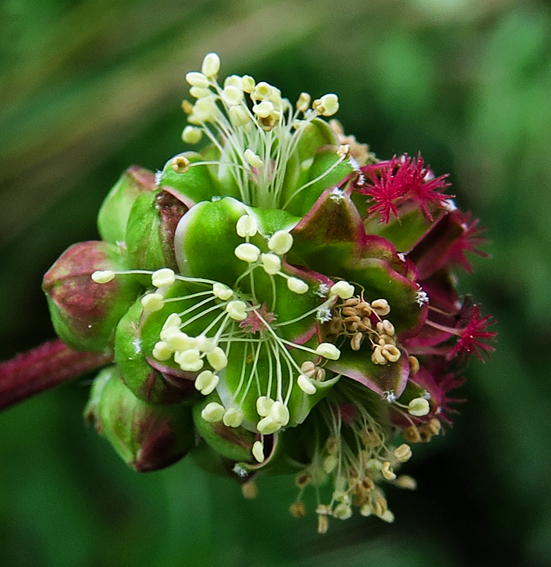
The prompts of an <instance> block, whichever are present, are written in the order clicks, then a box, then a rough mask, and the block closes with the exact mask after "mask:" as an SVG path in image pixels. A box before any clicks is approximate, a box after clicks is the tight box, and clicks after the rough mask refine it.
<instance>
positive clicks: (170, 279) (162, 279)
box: [151, 268, 176, 287]
mask: <svg viewBox="0 0 551 567" xmlns="http://www.w3.org/2000/svg"><path fill="white" fill-rule="evenodd" d="M175 281H176V275H175V274H174V271H173V270H171V269H170V268H161V269H160V270H157V271H156V272H153V274H152V275H151V283H152V284H153V285H154V286H155V287H167V286H170V285H172V284H174V282H175Z"/></svg>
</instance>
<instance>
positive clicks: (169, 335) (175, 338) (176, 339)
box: [161, 327, 196, 350]
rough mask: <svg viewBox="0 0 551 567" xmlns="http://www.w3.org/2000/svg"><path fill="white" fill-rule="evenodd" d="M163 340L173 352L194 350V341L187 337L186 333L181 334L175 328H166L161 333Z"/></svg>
mask: <svg viewBox="0 0 551 567" xmlns="http://www.w3.org/2000/svg"><path fill="white" fill-rule="evenodd" d="M161 339H163V340H164V341H165V342H166V343H167V344H168V346H169V347H170V348H172V349H174V350H189V349H191V348H196V345H195V339H194V338H193V337H189V336H188V335H186V333H182V331H180V329H178V328H177V327H168V328H167V329H165V330H164V331H162V332H161Z"/></svg>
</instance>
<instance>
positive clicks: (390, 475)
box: [381, 461, 396, 480]
mask: <svg viewBox="0 0 551 567" xmlns="http://www.w3.org/2000/svg"><path fill="white" fill-rule="evenodd" d="M381 473H382V475H383V476H384V477H385V478H386V480H394V479H395V478H396V475H395V474H394V469H393V468H392V464H391V463H390V461H385V462H384V463H383V466H382V468H381Z"/></svg>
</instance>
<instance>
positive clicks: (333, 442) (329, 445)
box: [325, 435, 339, 455]
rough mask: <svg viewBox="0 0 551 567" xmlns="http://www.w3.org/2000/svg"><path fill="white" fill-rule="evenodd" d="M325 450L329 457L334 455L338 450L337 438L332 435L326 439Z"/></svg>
mask: <svg viewBox="0 0 551 567" xmlns="http://www.w3.org/2000/svg"><path fill="white" fill-rule="evenodd" d="M325 448H326V449H327V452H328V453H329V454H330V455H333V454H334V453H336V452H337V450H338V448H339V442H338V440H337V438H336V437H334V436H333V435H332V436H331V437H329V439H327V442H326V443H325Z"/></svg>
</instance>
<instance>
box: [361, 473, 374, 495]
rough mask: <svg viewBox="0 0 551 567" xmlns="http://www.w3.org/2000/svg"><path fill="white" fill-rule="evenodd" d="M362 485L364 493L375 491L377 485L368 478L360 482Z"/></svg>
mask: <svg viewBox="0 0 551 567" xmlns="http://www.w3.org/2000/svg"><path fill="white" fill-rule="evenodd" d="M360 485H361V487H362V490H363V491H364V492H371V491H372V490H374V489H375V483H374V482H373V480H372V479H370V478H369V477H368V476H366V477H364V478H363V479H362V481H361V482H360Z"/></svg>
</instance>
